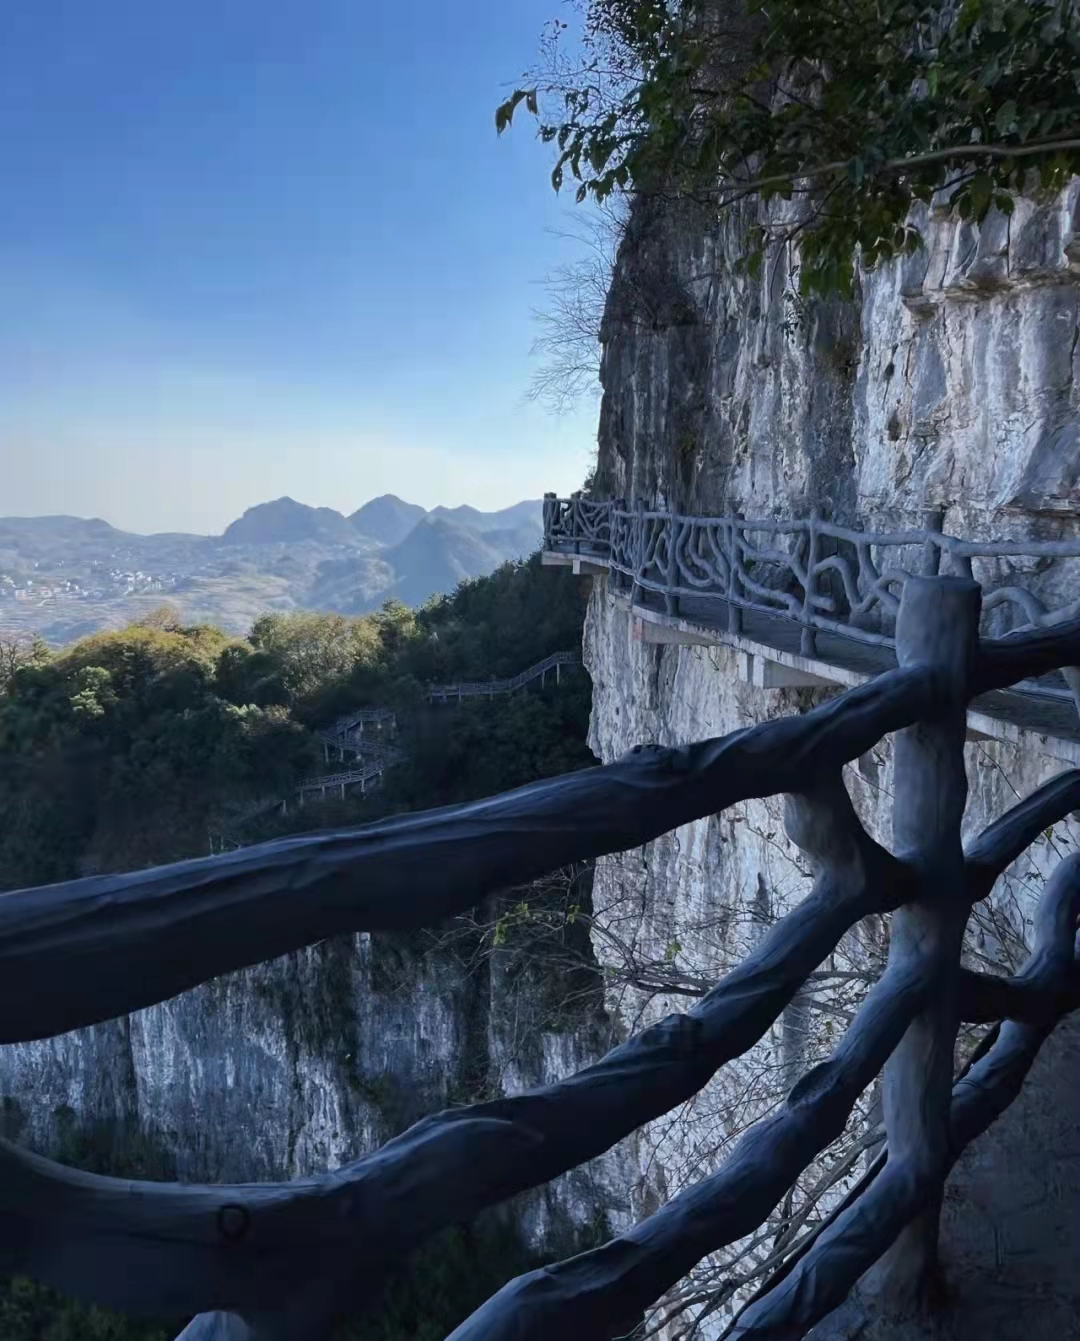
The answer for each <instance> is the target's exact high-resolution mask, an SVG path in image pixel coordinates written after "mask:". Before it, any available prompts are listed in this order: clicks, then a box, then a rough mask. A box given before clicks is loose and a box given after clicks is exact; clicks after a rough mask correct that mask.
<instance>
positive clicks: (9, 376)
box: [0, 0, 596, 531]
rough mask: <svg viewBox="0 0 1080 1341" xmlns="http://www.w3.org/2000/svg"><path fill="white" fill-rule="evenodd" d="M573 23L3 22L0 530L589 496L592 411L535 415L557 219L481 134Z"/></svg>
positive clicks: (386, 8)
mask: <svg viewBox="0 0 1080 1341" xmlns="http://www.w3.org/2000/svg"><path fill="white" fill-rule="evenodd" d="M562 3H563V0H466V3H464V4H458V5H452V4H450V3H448V2H447V0H442V2H441V3H440V2H437V0H412V2H411V3H400V4H389V5H388V4H385V3H378V4H376V3H374V0H303V2H302V3H301V0H273V3H269V4H268V3H266V0H185V3H183V4H178V3H158V4H152V3H147V0H96V2H95V3H94V4H87V3H86V0H33V3H31V4H11V5H6V6H3V13H2V14H0V172H2V191H0V199H2V200H3V208H2V209H0V515H5V514H35V513H46V512H48V513H56V512H70V513H75V514H77V515H81V516H91V515H95V516H103V517H105V518H106V519H107V520H109V521H111V522H113V523H114V524H116V525H120V526H124V527H127V528H129V529H136V530H162V529H183V530H199V531H217V530H220V529H221V527H223V526H224V524H225V523H226V522H228V521H229V520H230V519H231V518H232V517H234V516H236V515H237V514H238V513H239V512H240V511H242V510H243V508H244V507H246V506H248V505H250V504H252V503H256V502H260V501H263V500H265V499H268V498H274V497H278V496H280V495H281V494H286V493H287V494H291V495H292V496H293V497H296V498H299V499H301V500H302V501H304V502H308V503H313V504H322V505H327V506H331V507H337V508H340V509H342V510H344V511H350V510H352V509H353V508H355V507H357V506H358V505H359V504H360V503H361V502H363V501H365V500H366V499H367V498H369V497H372V496H373V495H375V494H378V493H382V492H386V491H392V492H395V493H399V494H401V495H402V496H404V497H407V498H410V499H413V500H415V501H417V502H419V503H422V504H424V505H426V506H433V505H434V504H436V503H446V504H456V503H459V502H470V503H473V504H474V505H477V506H480V507H488V508H492V507H497V506H502V505H505V504H509V503H511V502H514V501H516V500H517V499H519V498H521V497H526V496H538V495H539V494H540V493H542V492H543V490H544V489H545V488H556V489H559V490H560V491H561V490H565V489H569V488H571V487H574V486H575V485H576V484H577V483H578V482H580V480H581V478H582V476H583V475H584V471H585V468H586V463H587V460H588V456H589V453H590V451H591V449H592V446H593V442H594V439H595V416H596V406H595V404H588V405H583V406H582V407H581V409H580V410H579V411H577V412H575V413H574V414H573V415H571V416H568V417H566V418H560V419H556V418H552V417H550V416H548V415H546V414H545V413H544V412H543V411H542V410H541V409H540V408H539V407H537V406H535V405H531V404H527V403H526V402H525V398H524V393H525V390H526V388H527V386H528V381H529V376H530V372H531V368H532V360H531V359H530V356H529V349H530V345H531V343H532V340H533V338H534V335H535V333H536V331H535V326H534V323H533V319H532V317H531V312H530V309H531V308H533V307H535V306H537V305H539V304H541V303H542V299H543V295H542V291H541V290H540V287H539V282H540V281H541V280H542V279H543V277H544V276H545V274H547V273H548V272H549V271H550V270H551V269H552V267H553V266H554V265H557V264H559V263H560V262H564V261H566V260H569V259H571V258H572V254H573V244H572V243H570V242H568V241H566V240H565V238H563V239H560V238H559V237H557V236H555V235H554V231H558V230H562V231H565V229H566V227H567V226H568V224H569V223H570V222H571V217H570V216H571V214H572V211H573V209H574V207H573V205H572V203H571V201H570V199H569V198H562V199H561V198H559V197H556V196H555V195H554V193H553V192H552V191H551V189H550V186H549V185H548V179H547V171H548V167H549V161H548V159H549V156H548V152H547V150H546V148H544V147H543V146H541V145H539V144H538V143H537V141H536V139H535V137H534V135H533V133H532V130H531V128H530V127H528V126H527V125H524V124H523V125H521V126H520V127H519V128H516V129H515V130H513V131H512V132H510V133H509V134H508V135H505V136H503V137H502V139H497V138H496V136H495V132H494V109H495V106H496V104H497V103H498V102H499V101H500V99H501V98H502V97H503V96H505V94H506V92H507V91H508V89H509V88H510V87H512V85H513V83H514V81H515V78H516V77H517V76H518V75H519V74H520V72H521V70H522V69H523V68H525V67H526V66H528V65H529V64H530V63H531V62H532V60H533V58H534V56H535V53H536V50H537V45H538V39H539V34H540V31H541V29H542V27H543V25H544V23H545V22H546V21H547V20H549V19H550V18H552V17H553V16H554V15H555V14H557V13H558V12H559V11H560V7H561V5H562ZM553 230H554V231H553Z"/></svg>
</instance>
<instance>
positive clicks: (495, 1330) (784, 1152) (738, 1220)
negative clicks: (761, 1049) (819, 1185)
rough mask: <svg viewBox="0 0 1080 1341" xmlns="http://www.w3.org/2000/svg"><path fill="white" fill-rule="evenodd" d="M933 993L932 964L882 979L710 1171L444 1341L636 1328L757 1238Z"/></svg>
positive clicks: (524, 1283) (498, 1298)
mask: <svg viewBox="0 0 1080 1341" xmlns="http://www.w3.org/2000/svg"><path fill="white" fill-rule="evenodd" d="M934 984H935V966H933V965H929V964H926V963H920V964H918V965H905V966H904V967H903V968H895V969H889V970H887V971H886V973H885V974H884V976H883V977H882V978H881V980H880V981H879V982H878V983H876V984H875V986H874V987H873V988H871V990H870V992H869V994H868V995H867V997H866V1000H865V1001H864V1002H863V1004H862V1006H861V1007H860V1009H859V1011H858V1013H857V1014H856V1016H855V1019H854V1021H853V1022H852V1024H851V1025H850V1027H849V1028H848V1031H847V1033H846V1034H845V1035H844V1038H843V1040H842V1041H841V1043H840V1045H839V1046H838V1047H837V1049H836V1050H835V1052H834V1053H833V1054H832V1056H831V1057H830V1058H829V1060H828V1061H826V1062H824V1063H822V1064H821V1065H820V1066H818V1067H815V1068H814V1069H813V1070H812V1071H810V1072H808V1074H807V1075H806V1076H804V1077H803V1079H802V1080H801V1081H800V1082H799V1084H798V1085H797V1086H796V1087H795V1089H794V1090H793V1091H792V1092H791V1094H790V1095H789V1097H788V1099H787V1102H786V1103H785V1104H784V1106H783V1108H782V1109H781V1110H780V1112H779V1113H777V1114H775V1115H774V1116H772V1117H768V1118H764V1119H762V1121H760V1122H758V1123H756V1124H755V1125H754V1126H753V1127H751V1128H750V1130H749V1131H748V1132H747V1133H746V1134H745V1135H744V1136H743V1137H742V1138H741V1140H740V1141H739V1142H738V1144H737V1145H736V1146H735V1149H734V1150H733V1151H732V1153H731V1155H730V1156H729V1157H728V1159H727V1160H725V1162H724V1164H723V1165H722V1166H721V1167H720V1170H719V1171H718V1172H717V1173H715V1174H713V1175H712V1176H711V1177H709V1178H706V1179H704V1180H703V1181H702V1182H700V1183H698V1184H696V1185H695V1186H693V1187H691V1188H689V1189H688V1190H687V1191H685V1192H683V1193H680V1194H679V1195H678V1196H676V1197H674V1198H673V1199H672V1200H671V1201H670V1202H668V1204H667V1205H666V1206H664V1207H663V1208H662V1209H661V1210H659V1211H657V1212H656V1214H655V1215H652V1216H650V1217H649V1218H648V1219H646V1220H644V1221H642V1222H641V1223H640V1224H638V1225H635V1226H634V1228H633V1229H630V1230H628V1231H627V1232H626V1233H625V1234H623V1235H620V1236H619V1237H618V1238H615V1239H612V1240H611V1241H610V1242H609V1243H606V1244H605V1245H604V1246H603V1247H602V1248H597V1249H594V1250H593V1251H592V1252H587V1253H582V1254H580V1255H579V1256H577V1257H574V1258H570V1259H569V1260H567V1261H564V1262H560V1263H557V1264H555V1265H553V1266H546V1267H542V1268H541V1269H540V1270H539V1271H533V1272H530V1273H529V1274H528V1275H525V1276H519V1277H517V1279H515V1280H513V1281H511V1282H510V1283H509V1284H507V1285H505V1286H503V1288H502V1289H501V1290H500V1291H499V1292H498V1293H497V1294H495V1295H493V1296H492V1297H491V1298H490V1299H489V1300H488V1301H487V1302H486V1303H485V1304H483V1305H481V1307H480V1308H479V1309H478V1310H477V1311H476V1312H475V1313H473V1314H472V1316H471V1317H469V1318H468V1319H466V1321H465V1322H463V1323H462V1324H461V1326H460V1327H458V1328H457V1329H456V1330H455V1331H454V1332H453V1333H452V1334H451V1336H450V1338H448V1341H547V1338H550V1337H552V1336H562V1337H567V1338H571V1337H572V1338H586V1337H588V1338H594V1337H613V1336H622V1335H625V1334H626V1333H627V1332H628V1331H630V1330H632V1329H633V1327H634V1326H635V1324H636V1323H637V1322H638V1320H639V1319H640V1317H641V1314H642V1313H643V1312H644V1310H645V1309H646V1308H648V1307H649V1305H650V1304H652V1303H653V1302H654V1301H655V1300H656V1299H657V1298H659V1296H660V1295H662V1294H663V1293H664V1292H665V1291H666V1290H668V1289H669V1288H670V1287H671V1286H672V1285H674V1284H675V1282H676V1281H677V1280H679V1279H680V1278H681V1277H682V1276H684V1275H685V1274H686V1272H688V1271H689V1270H690V1269H691V1268H692V1267H693V1266H694V1265H695V1264H696V1263H697V1262H699V1261H700V1260H701V1258H703V1257H704V1256H706V1255H707V1254H708V1253H710V1252H715V1251H716V1250H718V1249H719V1248H722V1247H724V1246H725V1245H727V1244H729V1243H734V1242H735V1241H736V1240H737V1239H740V1238H742V1237H743V1236H744V1235H745V1234H748V1233H750V1232H751V1231H752V1230H754V1229H756V1228H757V1226H758V1225H759V1224H761V1222H762V1221H763V1220H764V1219H765V1217H766V1216H767V1215H768V1213H769V1211H770V1210H771V1209H772V1208H773V1206H775V1205H776V1203H777V1202H778V1201H779V1200H780V1198H781V1197H782V1196H783V1195H784V1192H785V1191H786V1190H787V1189H788V1187H790V1186H791V1184H792V1183H793V1182H794V1181H795V1179H796V1178H797V1177H798V1176H799V1174H800V1173H801V1172H802V1170H803V1169H804V1168H805V1167H806V1165H807V1164H809V1163H810V1161H811V1160H812V1159H813V1158H814V1157H815V1156H816V1155H818V1154H819V1153H820V1152H821V1151H822V1150H824V1149H825V1147H826V1146H827V1145H829V1144H830V1143H831V1142H832V1141H834V1140H835V1139H836V1138H837V1137H838V1136H839V1135H840V1134H841V1133H842V1131H843V1129H844V1125H845V1123H846V1122H847V1119H848V1116H849V1114H850V1112H851V1109H852V1108H853V1107H854V1104H855V1101H856V1100H857V1099H858V1097H859V1095H860V1094H861V1093H862V1091H863V1090H864V1089H865V1088H866V1086H867V1085H869V1083H870V1082H871V1080H873V1078H874V1076H875V1075H876V1074H877V1073H878V1071H880V1069H881V1067H882V1065H883V1063H884V1062H885V1060H886V1058H887V1057H888V1056H889V1054H890V1053H891V1052H892V1051H893V1049H894V1048H895V1047H896V1045H897V1044H898V1043H899V1041H900V1039H901V1038H902V1037H903V1034H904V1032H905V1031H906V1030H907V1028H908V1026H909V1024H910V1023H911V1021H912V1019H913V1018H914V1017H915V1015H916V1013H917V1012H918V1010H919V1009H920V1008H921V1007H922V1006H923V1005H924V1004H925V1003H926V1002H927V1000H928V999H929V997H930V994H931V993H932V991H933V988H934Z"/></svg>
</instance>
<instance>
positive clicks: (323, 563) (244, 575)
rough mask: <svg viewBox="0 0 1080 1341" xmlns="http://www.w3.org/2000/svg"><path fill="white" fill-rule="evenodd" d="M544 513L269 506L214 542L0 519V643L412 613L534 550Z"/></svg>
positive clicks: (374, 504)
mask: <svg viewBox="0 0 1080 1341" xmlns="http://www.w3.org/2000/svg"><path fill="white" fill-rule="evenodd" d="M541 514H542V505H541V503H540V502H539V501H526V502H522V503H518V504H515V505H514V506H512V507H509V508H505V509H503V510H501V511H497V512H481V511H478V510H477V509H475V508H471V507H468V506H463V507H458V508H434V509H432V510H431V511H427V510H425V509H424V508H421V507H419V506H418V505H417V504H412V503H406V502H404V501H403V500H401V499H399V498H396V497H394V496H393V495H390V494H387V495H384V496H383V497H381V498H376V499H373V500H372V501H371V502H369V503H366V504H365V505H364V506H363V507H361V508H360V509H358V510H357V511H356V512H354V513H353V514H351V515H350V516H345V515H344V514H342V513H340V512H335V511H334V510H333V509H331V508H314V507H309V506H307V505H305V504H303V503H297V502H295V501H294V500H293V499H290V498H281V499H277V500H276V501H274V502H270V503H262V504H259V505H257V506H255V507H252V508H249V509H248V510H247V512H245V513H244V515H243V516H242V517H240V518H238V519H237V520H236V521H235V522H233V523H232V524H231V525H230V526H228V527H227V528H226V529H225V531H224V533H223V534H222V535H220V536H200V535H184V534H161V535H138V534H134V533H132V532H127V531H121V530H118V529H116V528H115V527H113V526H110V525H109V523H108V522H105V521H101V520H98V519H92V520H86V519H83V518H78V517H8V518H0V637H6V638H31V637H41V638H44V639H45V640H46V641H47V642H49V643H53V644H64V643H68V642H71V641H72V640H74V639H76V638H81V637H85V636H87V635H88V634H91V633H95V632H97V631H99V630H101V629H110V628H122V627H124V626H125V625H126V624H128V623H130V622H131V621H133V620H138V619H140V618H142V617H143V616H145V615H146V614H147V613H148V612H149V611H151V610H153V609H155V608H156V607H158V606H161V605H163V604H168V605H170V606H172V607H173V608H174V609H175V610H176V611H177V612H178V614H179V615H180V616H181V618H183V619H184V620H186V621H188V622H191V623H210V624H214V625H216V626H218V627H220V628H222V629H225V630H226V631H228V632H230V633H244V632H246V631H247V629H249V628H250V627H251V625H252V623H253V622H254V620H255V619H257V618H258V616H259V615H261V614H265V613H267V612H274V611H277V612H282V611H288V610H296V609H307V610H321V611H333V612H337V613H340V614H351V615H358V614H366V613H368V612H370V611H372V610H376V609H378V608H379V607H380V606H381V605H382V604H384V603H385V602H386V601H389V600H399V601H401V602H403V603H404V604H406V605H410V606H415V605H420V604H423V602H424V601H426V600H428V599H429V598H430V597H431V596H435V595H443V594H446V593H448V592H450V591H453V589H454V588H455V587H456V586H457V584H458V582H460V581H462V580H463V579H467V578H474V577H484V576H487V575H488V574H489V573H491V572H493V571H494V570H495V569H496V568H497V567H498V566H499V564H501V563H504V562H505V561H506V560H508V559H516V558H520V557H523V556H525V555H528V554H530V553H531V552H532V551H534V550H535V549H537V548H538V547H539V544H540V537H541V530H542V521H541Z"/></svg>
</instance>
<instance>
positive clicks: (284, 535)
mask: <svg viewBox="0 0 1080 1341" xmlns="http://www.w3.org/2000/svg"><path fill="white" fill-rule="evenodd" d="M221 539H222V542H223V543H224V544H226V545H278V544H285V545H289V544H292V545H295V544H299V543H300V542H301V541H304V540H315V541H318V542H319V543H320V544H324V545H342V544H345V545H348V544H355V543H356V534H355V532H354V531H353V529H352V527H351V526H350V525H349V523H348V522H347V521H346V519H345V518H344V517H343V516H342V515H341V513H340V512H335V511H334V509H333V508H313V507H309V506H308V505H307V504H306V503H298V502H297V501H296V499H295V498H288V497H285V498H275V499H274V500H273V502H271V503H257V504H256V505H255V506H254V507H251V508H248V509H247V511H246V512H245V513H244V515H243V516H242V517H240V518H238V520H236V521H234V522H232V523H231V524H230V525H229V526H227V527H226V528H225V534H224V535H223V536H222V537H221Z"/></svg>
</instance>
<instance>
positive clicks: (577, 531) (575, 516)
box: [570, 489, 581, 554]
mask: <svg viewBox="0 0 1080 1341" xmlns="http://www.w3.org/2000/svg"><path fill="white" fill-rule="evenodd" d="M570 534H571V535H572V536H573V537H574V553H575V554H580V553H581V490H580V489H579V490H578V491H577V492H576V493H572V494H571V495H570Z"/></svg>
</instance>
